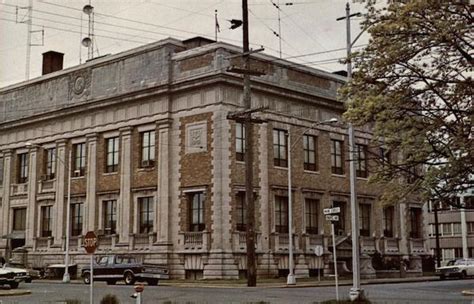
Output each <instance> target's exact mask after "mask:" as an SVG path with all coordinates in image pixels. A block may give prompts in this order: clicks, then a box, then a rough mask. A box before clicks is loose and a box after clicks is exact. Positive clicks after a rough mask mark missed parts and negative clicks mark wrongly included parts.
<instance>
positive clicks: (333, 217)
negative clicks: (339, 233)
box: [323, 207, 341, 301]
mask: <svg viewBox="0 0 474 304" xmlns="http://www.w3.org/2000/svg"><path fill="white" fill-rule="evenodd" d="M339 212H341V208H339V207H333V208H326V209H324V210H323V213H324V214H325V215H326V220H327V221H331V234H332V255H333V257H334V279H335V281H336V301H339V281H338V276H337V257H336V233H335V232H334V223H335V222H338V221H339V215H334V214H335V213H339Z"/></svg>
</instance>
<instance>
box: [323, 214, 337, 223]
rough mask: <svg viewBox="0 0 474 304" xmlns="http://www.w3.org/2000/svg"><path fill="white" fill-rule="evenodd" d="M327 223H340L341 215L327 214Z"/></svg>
mask: <svg viewBox="0 0 474 304" xmlns="http://www.w3.org/2000/svg"><path fill="white" fill-rule="evenodd" d="M326 221H331V222H337V221H339V215H332V214H327V215H326Z"/></svg>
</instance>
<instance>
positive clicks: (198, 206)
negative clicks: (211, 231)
mask: <svg viewBox="0 0 474 304" xmlns="http://www.w3.org/2000/svg"><path fill="white" fill-rule="evenodd" d="M189 202H190V204H191V205H190V214H191V216H190V223H189V230H190V231H203V230H205V229H206V225H205V222H204V193H203V192H195V193H192V194H190V195H189Z"/></svg>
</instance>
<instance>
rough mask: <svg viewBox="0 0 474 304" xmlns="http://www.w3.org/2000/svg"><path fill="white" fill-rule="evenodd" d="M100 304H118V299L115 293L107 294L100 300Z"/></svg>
mask: <svg viewBox="0 0 474 304" xmlns="http://www.w3.org/2000/svg"><path fill="white" fill-rule="evenodd" d="M100 304H120V301H119V299H118V298H117V297H116V296H115V295H112V294H107V295H105V296H104V297H103V298H102V300H100Z"/></svg>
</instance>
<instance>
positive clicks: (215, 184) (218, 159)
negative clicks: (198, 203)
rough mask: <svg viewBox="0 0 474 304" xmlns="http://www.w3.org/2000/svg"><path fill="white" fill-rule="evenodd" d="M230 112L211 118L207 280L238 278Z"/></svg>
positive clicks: (216, 114) (220, 113)
mask: <svg viewBox="0 0 474 304" xmlns="http://www.w3.org/2000/svg"><path fill="white" fill-rule="evenodd" d="M226 115H227V112H224V111H216V112H214V115H213V116H212V121H213V126H212V137H213V140H212V143H213V148H212V150H211V158H212V160H211V161H212V174H211V176H212V181H211V185H212V186H211V201H212V207H211V208H212V216H211V222H212V229H211V230H212V235H211V240H212V241H211V251H210V254H209V259H208V264H207V265H205V267H204V277H205V278H210V279H211V278H223V279H236V278H238V276H239V272H238V269H237V264H236V263H235V259H234V256H233V254H232V236H231V233H230V231H231V207H230V201H231V189H230V170H229V168H230V160H231V157H232V156H231V149H230V138H231V136H230V135H231V134H230V133H231V128H230V123H229V120H227V119H226ZM209 131H210V130H208V132H209Z"/></svg>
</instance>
